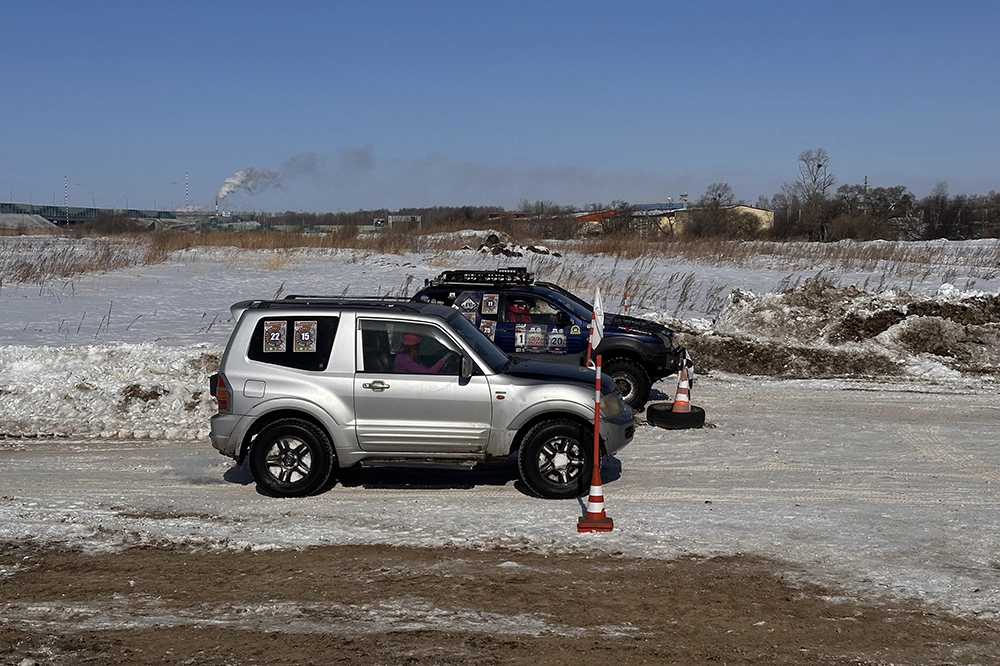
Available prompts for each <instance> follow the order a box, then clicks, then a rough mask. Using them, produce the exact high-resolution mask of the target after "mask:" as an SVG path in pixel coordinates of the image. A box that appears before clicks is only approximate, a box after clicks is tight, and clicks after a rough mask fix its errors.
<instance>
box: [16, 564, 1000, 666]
mask: <svg viewBox="0 0 1000 666" xmlns="http://www.w3.org/2000/svg"><path fill="white" fill-rule="evenodd" d="M805 579H806V577H805V576H803V572H800V571H796V570H794V569H793V568H791V567H789V566H787V565H784V564H782V563H779V562H773V561H767V560H763V559H754V558H751V557H744V556H733V557H719V558H698V557H685V558H680V559H673V560H654V559H627V558H621V557H613V556H595V555H583V554H561V555H542V554H532V553H524V552H512V551H503V550H495V551H478V550H462V549H458V548H444V549H432V548H426V549H424V548H417V549H413V548H396V547H380V546H357V547H318V548H311V549H307V550H304V551H240V552H223V553H204V552H202V553H197V552H179V551H176V550H162V549H132V550H127V551H125V552H122V553H118V554H100V555H85V554H81V553H75V552H26V551H21V550H17V549H15V548H11V547H7V548H6V550H5V552H4V553H3V555H2V556H0V601H2V603H3V605H4V608H5V610H6V616H5V617H4V618H3V619H2V620H0V663H2V664H21V665H24V666H28V665H30V664H220V665H222V664H365V665H372V664H467V663H477V664H568V663H572V664H601V665H604V664H770V665H774V664H845V665H846V664H850V665H852V666H857V665H863V664H864V665H867V664H873V665H874V664H995V663H998V662H1000V647H998V638H997V636H998V632H997V627H995V626H990V625H989V624H987V623H983V622H980V621H976V620H970V619H961V618H958V617H955V616H950V615H948V614H945V613H942V612H937V611H935V610H933V609H932V608H930V607H926V606H921V605H919V604H917V603H916V602H901V601H899V600H879V599H876V598H870V599H855V598H849V597H847V596H845V594H844V593H843V592H842V591H840V590H837V589H827V588H824V587H820V586H817V585H815V584H810V583H804V582H800V581H803V580H805Z"/></svg>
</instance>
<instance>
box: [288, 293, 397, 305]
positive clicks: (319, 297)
mask: <svg viewBox="0 0 1000 666" xmlns="http://www.w3.org/2000/svg"><path fill="white" fill-rule="evenodd" d="M281 300H283V301H337V302H338V303H343V302H345V301H364V302H370V301H382V302H387V303H409V302H410V299H409V298H404V297H402V296H343V295H341V296H328V295H326V294H288V295H287V296H285V297H284V298H283V299H281Z"/></svg>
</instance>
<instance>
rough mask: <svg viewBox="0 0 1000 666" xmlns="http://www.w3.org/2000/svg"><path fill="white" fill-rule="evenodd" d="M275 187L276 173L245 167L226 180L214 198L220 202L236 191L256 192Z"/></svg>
mask: <svg viewBox="0 0 1000 666" xmlns="http://www.w3.org/2000/svg"><path fill="white" fill-rule="evenodd" d="M276 185H278V173H277V172H274V171H268V170H267V169H254V168H253V167H247V168H246V169H242V170H240V171H237V172H236V173H234V174H233V175H232V176H230V177H229V178H226V182H225V183H223V184H222V187H220V188H219V193H218V194H217V195H216V197H215V198H216V199H217V200H219V201H221V200H222V199H225V198H226V197H227V196H229V195H230V194H232V193H233V192H235V191H236V190H246V191H247V192H256V191H258V190H266V189H268V188H270V187H275V186H276Z"/></svg>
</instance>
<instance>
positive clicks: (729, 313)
mask: <svg viewBox="0 0 1000 666" xmlns="http://www.w3.org/2000/svg"><path fill="white" fill-rule="evenodd" d="M680 328H681V329H682V330H683V329H684V324H683V322H681V323H680ZM683 339H684V342H685V344H686V345H687V346H688V347H689V348H691V350H692V352H693V353H694V354H695V355H696V356H697V358H698V359H699V360H700V362H701V366H702V369H703V370H710V369H720V370H726V371H729V372H736V373H740V374H757V375H773V376H782V377H804V378H805V377H812V378H815V377H835V376H859V377H865V376H874V375H887V374H888V375H909V376H920V377H937V378H942V379H954V378H956V377H959V376H961V375H994V374H997V373H998V372H1000V296H998V295H997V294H987V293H984V292H978V291H973V292H963V291H960V290H958V289H956V288H955V287H954V286H952V285H950V284H945V285H942V286H941V288H940V289H939V290H938V292H937V294H934V295H933V296H930V297H922V296H917V295H914V294H908V293H905V292H903V291H899V290H892V291H885V292H882V293H877V294H873V293H868V292H863V291H860V290H859V289H857V288H856V287H853V286H850V287H837V286H834V285H832V284H828V283H823V282H820V281H816V280H812V281H807V282H806V283H805V284H804V285H802V286H801V287H798V288H796V289H792V290H789V291H785V292H781V293H768V294H760V295H758V294H754V293H752V292H749V291H744V290H740V289H737V290H735V291H733V292H732V294H731V295H730V298H729V302H728V304H727V305H726V306H725V307H724V308H723V310H722V312H721V313H720V314H719V316H718V317H717V318H716V319H715V321H714V323H713V324H712V326H711V328H710V329H708V330H705V329H704V327H702V329H701V330H691V331H690V333H689V334H688V335H685V336H683Z"/></svg>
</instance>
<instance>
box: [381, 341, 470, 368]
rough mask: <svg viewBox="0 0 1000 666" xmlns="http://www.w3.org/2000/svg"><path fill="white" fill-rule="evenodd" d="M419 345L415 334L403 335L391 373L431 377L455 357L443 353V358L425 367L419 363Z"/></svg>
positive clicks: (450, 353) (451, 354)
mask: <svg viewBox="0 0 1000 666" xmlns="http://www.w3.org/2000/svg"><path fill="white" fill-rule="evenodd" d="M419 345H420V336H419V335H418V334H416V333H404V334H403V346H402V347H401V348H400V350H399V353H398V354H396V358H395V360H394V361H393V363H392V370H393V372H414V373H420V374H425V375H433V374H436V373H439V372H441V368H442V367H443V366H444V364H445V363H447V362H448V360H449V359H450V358H451V357H453V356H454V355H455V352H453V351H450V350H449V351H447V352H445V354H444V356H442V357H441V358H440V359H438V360H437V362H435V363H434V364H433V365H430V366H427V365H424V364H423V363H421V362H420V357H419V355H418V352H417V347H418V346H419Z"/></svg>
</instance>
